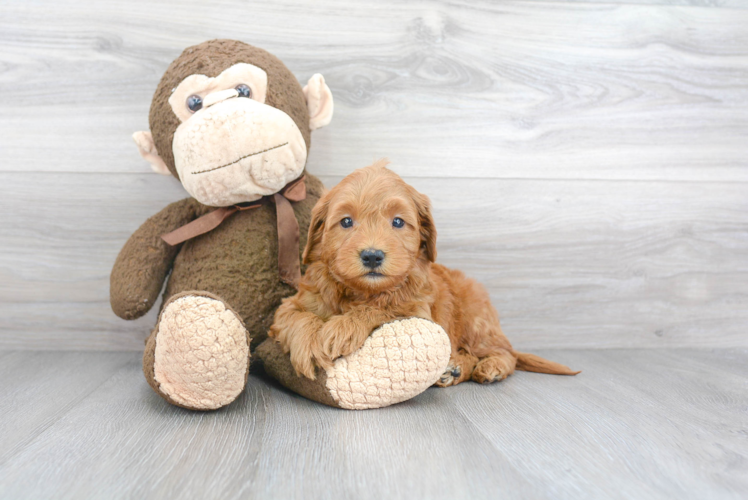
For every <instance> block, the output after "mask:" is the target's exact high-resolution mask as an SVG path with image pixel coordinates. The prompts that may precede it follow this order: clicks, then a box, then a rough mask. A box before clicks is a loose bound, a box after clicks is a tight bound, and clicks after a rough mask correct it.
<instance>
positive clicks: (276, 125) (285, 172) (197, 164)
mask: <svg viewBox="0 0 748 500" xmlns="http://www.w3.org/2000/svg"><path fill="white" fill-rule="evenodd" d="M267 80H268V79H267V73H266V72H265V71H264V70H262V69H260V68H258V67H257V66H254V65H252V64H247V63H239V64H235V65H233V66H231V67H229V68H227V69H226V70H224V71H223V72H222V73H221V74H220V75H218V76H217V77H215V78H209V77H207V76H205V75H190V76H188V77H187V78H185V79H184V80H182V82H181V83H180V84H179V85H178V86H177V87H176V88H175V89H174V91H173V93H172V95H171V97H170V98H169V105H170V106H171V108H172V110H173V111H174V114H175V115H176V116H177V117H178V118H179V120H180V122H181V123H180V125H179V126H178V127H177V130H176V132H175V133H174V142H173V152H174V164H175V166H176V169H177V173H178V174H179V178H180V180H181V181H182V184H183V185H184V187H185V189H186V190H187V192H188V193H190V194H191V195H192V196H193V197H195V199H197V200H198V201H199V202H200V203H202V204H204V205H210V206H228V205H233V204H235V203H242V202H247V201H254V200H257V199H259V198H261V197H262V196H265V195H270V194H273V193H277V192H278V191H279V190H280V189H281V188H283V186H285V185H286V184H287V183H289V182H291V181H292V180H294V179H296V178H297V177H299V175H301V172H302V171H303V170H304V165H305V164H306V158H307V146H306V143H305V142H304V138H303V136H302V135H301V131H300V130H299V127H297V126H296V124H295V123H294V121H293V119H291V117H290V116H288V115H287V114H286V113H284V112H283V111H281V110H279V109H277V108H274V107H272V106H268V105H266V104H265V97H266V94H267V86H268V83H267Z"/></svg>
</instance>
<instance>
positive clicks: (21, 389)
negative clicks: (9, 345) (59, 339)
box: [0, 351, 133, 468]
mask: <svg viewBox="0 0 748 500" xmlns="http://www.w3.org/2000/svg"><path fill="white" fill-rule="evenodd" d="M132 357H133V356H132V354H130V353H118V352H110V353H96V354H93V355H92V354H90V353H86V352H50V351H38V352H2V353H0V381H2V382H1V383H0V399H1V400H2V404H0V421H2V431H0V468H1V467H2V464H3V463H4V462H5V461H7V460H8V459H9V458H10V457H11V456H13V455H14V454H15V453H17V452H18V450H19V449H21V448H23V447H24V446H25V445H26V444H27V443H29V442H31V441H33V440H34V439H35V438H36V437H37V436H38V435H40V434H42V433H43V432H44V431H45V430H46V429H47V428H49V427H50V426H51V425H53V424H54V423H55V422H56V421H57V420H59V419H60V418H61V417H62V416H63V415H65V414H66V413H67V412H68V411H70V410H71V409H72V408H74V407H75V406H76V405H77V404H78V403H79V402H80V401H81V400H83V399H84V398H85V397H86V396H88V395H89V394H90V393H91V392H93V391H95V390H96V389H97V388H98V387H100V386H101V385H102V384H104V383H105V382H106V380H107V379H108V378H109V377H111V376H112V375H113V374H114V373H115V372H117V371H119V370H120V369H121V368H122V367H123V366H124V365H125V364H126V363H128V362H130V360H131V359H132Z"/></svg>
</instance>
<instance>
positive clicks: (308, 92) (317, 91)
mask: <svg viewBox="0 0 748 500" xmlns="http://www.w3.org/2000/svg"><path fill="white" fill-rule="evenodd" d="M304 95H305V96H306V105H307V107H308V108H309V128H310V129H311V130H315V129H318V128H321V127H324V126H325V125H327V124H328V123H330V120H332V108H333V104H332V92H330V87H328V86H327V84H326V83H325V77H324V76H322V75H320V74H319V73H316V74H315V75H313V76H312V77H311V78H310V79H309V82H308V83H307V84H306V85H305V86H304Z"/></svg>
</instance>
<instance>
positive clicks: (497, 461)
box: [0, 350, 748, 500]
mask: <svg viewBox="0 0 748 500" xmlns="http://www.w3.org/2000/svg"><path fill="white" fill-rule="evenodd" d="M540 354H542V355H544V356H548V357H550V358H553V359H556V360H558V361H561V362H564V363H567V364H569V365H572V366H575V367H578V368H582V369H583V370H584V372H583V373H582V374H581V375H579V376H578V377H553V376H548V375H539V374H531V373H518V374H516V375H515V376H513V377H510V378H509V379H508V380H506V381H504V382H502V383H500V384H495V385H491V386H480V385H478V384H474V383H465V384H462V385H460V386H458V387H455V388H449V389H437V388H432V389H429V390H428V391H427V392H425V393H424V394H422V395H420V396H418V397H416V398H415V399H413V400H411V401H409V402H406V403H403V404H400V405H396V406H393V407H389V408H384V409H381V410H370V411H361V412H354V411H345V410H337V409H333V408H328V407H325V406H322V405H319V404H317V403H313V402H310V401H307V400H304V399H302V398H300V397H298V396H295V395H292V394H289V393H287V392H285V391H284V390H283V389H280V388H278V387H277V386H275V385H272V384H271V383H268V382H267V381H265V380H263V379H260V378H257V377H255V376H252V377H250V381H249V386H248V388H247V390H246V392H245V393H244V394H243V395H242V396H241V397H240V398H239V400H237V401H236V402H235V403H234V404H232V405H231V406H229V407H228V408H226V409H224V410H221V411H217V412H207V413H199V412H190V411H187V410H183V409H180V408H177V407H173V406H169V405H168V404H167V403H166V402H165V401H163V400H162V399H161V398H159V397H158V396H157V395H155V394H154V393H153V392H152V391H151V390H150V388H149V387H148V386H147V384H146V383H145V381H144V380H143V376H142V373H141V370H140V359H139V356H138V355H137V354H134V353H132V354H125V353H123V354H121V355H120V356H126V357H128V358H129V361H128V362H127V363H125V364H124V365H121V364H120V368H119V370H118V371H116V372H115V373H114V375H113V376H111V377H109V378H107V379H106V380H105V381H103V383H102V384H100V385H98V386H97V387H89V389H88V393H87V394H86V396H85V397H79V398H78V401H77V402H76V403H75V404H74V405H73V406H72V408H70V409H69V410H68V411H67V412H66V413H65V414H63V415H54V416H53V417H50V419H53V420H54V422H53V423H51V425H47V426H46V427H44V428H43V429H42V430H41V431H40V432H39V433H38V434H37V435H35V437H34V438H33V439H32V440H30V441H28V442H26V443H25V444H24V445H23V446H22V447H20V448H19V449H16V450H15V451H14V453H12V454H9V455H6V456H5V457H4V459H3V460H2V461H0V498H3V499H5V498H8V499H17V498H52V497H54V498H59V499H65V498H76V499H80V498H142V499H148V498H183V499H190V498H201V499H211V498H222V499H232V498H283V499H292V498H304V499H317V498H360V499H369V498H376V499H380V498H392V499H401V498H402V499H412V498H453V499H463V498H465V499H483V498H486V499H488V498H491V499H493V498H497V497H500V498H507V499H515V498H517V499H526V498H537V499H546V498H547V499H553V500H559V499H574V500H579V499H619V498H620V499H623V498H651V499H671V498H680V499H691V498H693V499H703V498H710V499H737V498H742V497H743V495H744V493H745V491H746V489H748V466H747V465H746V464H748V442H747V441H746V436H745V422H746V418H747V417H748V414H747V413H746V406H747V405H748V396H747V393H746V391H745V387H746V384H748V368H746V367H748V351H745V350H741V351H719V350H716V351H688V350H678V351H667V352H666V351H662V350H609V351H584V350H580V351H543V352H541V353H540ZM51 355H52V353H50V354H47V353H45V356H51ZM58 355H59V356H60V358H59V360H58V363H57V364H54V363H53V364H41V365H38V364H37V363H35V362H34V360H36V359H38V356H40V355H39V354H35V353H17V354H14V355H13V356H15V357H16V359H23V357H24V356H25V357H27V358H28V359H29V363H28V364H27V365H25V366H20V367H18V368H16V369H15V370H16V372H17V374H16V378H18V377H20V376H21V374H27V375H28V376H29V377H46V378H52V377H54V375H55V367H56V366H59V365H60V363H75V365H76V366H77V367H78V369H79V371H80V372H81V373H82V374H85V373H89V374H91V378H92V379H94V378H98V377H99V376H98V375H94V374H93V372H94V371H95V369H96V368H94V367H97V366H100V365H101V364H103V363H104V360H105V358H106V357H107V356H111V354H106V353H84V354H81V353H78V354H72V353H67V354H65V353H58ZM108 361H110V360H108ZM34 371H35V372H38V373H37V374H34V373H32V372H34ZM62 378H63V379H64V380H70V381H72V379H71V378H70V373H67V374H65V375H64V376H63V377H62ZM13 384H14V381H10V382H9V381H8V379H7V378H0V393H1V394H5V393H7V392H8V391H9V390H10V391H14V393H15V387H14V385H13ZM51 390H53V388H52V387H50V386H49V385H47V386H41V385H33V386H30V387H29V390H28V391H27V392H26V393H25V394H23V396H24V397H16V398H14V399H13V400H12V401H8V400H7V399H5V398H2V399H0V411H4V412H5V413H6V414H7V409H8V407H9V405H10V406H11V407H12V408H20V407H24V406H25V407H27V408H30V407H37V404H36V403H34V401H36V400H40V399H42V398H44V397H45V396H46V397H55V395H54V394H52V393H50V391H51ZM18 394H20V393H18ZM39 413H40V417H39V420H43V419H44V418H46V417H47V416H48V414H51V413H54V409H53V408H51V407H47V408H44V409H43V410H41V409H40V410H39ZM42 415H43V416H42ZM30 427H32V425H31V424H29V423H26V422H23V423H19V420H14V421H11V422H10V425H3V428H2V430H0V436H2V437H3V439H4V436H6V435H11V434H13V433H16V432H19V430H20V431H24V432H26V431H27V429H28V428H30Z"/></svg>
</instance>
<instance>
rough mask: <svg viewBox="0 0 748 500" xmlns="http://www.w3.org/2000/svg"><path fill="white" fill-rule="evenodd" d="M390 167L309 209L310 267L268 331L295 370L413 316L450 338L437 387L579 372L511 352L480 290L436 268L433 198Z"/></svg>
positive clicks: (378, 167)
mask: <svg viewBox="0 0 748 500" xmlns="http://www.w3.org/2000/svg"><path fill="white" fill-rule="evenodd" d="M386 165H387V162H386V161H384V160H380V161H378V162H376V163H375V164H373V165H371V166H369V167H366V168H363V169H359V170H356V171H355V172H353V173H352V174H351V175H349V176H348V177H346V178H345V179H343V181H341V182H340V184H338V185H337V186H335V187H334V188H333V189H332V190H330V191H329V192H328V193H327V194H326V195H325V196H324V197H322V198H321V199H320V200H319V201H318V202H317V204H316V205H315V207H314V209H313V210H312V221H311V224H310V226H309V236H308V238H307V245H306V249H305V250H304V256H303V258H304V263H306V264H308V265H309V267H308V268H307V271H306V274H305V275H304V277H303V278H302V281H301V285H300V287H299V292H298V293H297V294H296V295H294V296H292V297H289V298H287V299H284V301H283V304H282V305H281V306H280V308H279V309H278V310H277V312H276V314H275V323H274V324H273V326H272V327H271V329H270V333H269V335H270V336H271V337H274V338H275V339H276V340H277V341H278V342H280V344H281V346H282V347H283V349H284V351H285V352H288V353H289V354H290V358H291V363H292V364H293V366H294V368H295V369H296V371H297V373H298V374H300V375H304V376H306V377H309V378H314V376H315V367H316V366H319V367H321V368H324V369H328V368H330V367H331V366H332V363H333V361H334V360H335V359H336V358H338V357H340V356H345V355H348V354H350V353H352V352H354V351H356V350H358V349H359V348H360V347H361V346H362V345H363V343H364V341H365V340H366V338H367V337H368V336H369V334H370V333H371V332H372V331H373V330H374V329H375V328H377V327H378V326H380V325H381V324H383V323H386V322H388V321H392V320H394V319H398V318H408V317H414V316H415V317H420V318H425V319H429V320H433V321H435V322H436V323H438V324H440V325H441V326H442V327H443V328H444V330H445V331H446V332H447V333H448V334H449V337H450V341H451V343H452V356H451V360H450V366H449V369H448V370H447V372H445V374H444V375H443V376H442V377H441V379H440V381H439V382H437V385H440V386H449V385H455V384H459V383H461V382H464V381H466V380H470V379H472V380H475V381H476V382H481V383H488V382H496V381H499V380H503V379H504V378H506V377H507V376H509V375H511V374H512V373H513V372H514V370H515V368H516V369H520V370H529V371H539V372H543V373H556V374H565V375H571V374H575V373H577V372H573V371H571V370H570V369H569V368H567V367H566V366H563V365H560V364H558V363H553V362H551V361H547V360H544V359H543V358H540V357H537V356H534V355H531V354H524V353H519V352H517V351H514V350H513V349H512V346H511V344H510V343H509V340H508V339H507V338H506V337H505V336H504V334H503V333H502V331H501V327H500V326H499V315H498V313H497V312H496V310H495V309H494V308H493V306H491V303H490V300H489V296H488V293H487V292H486V290H485V288H483V287H482V286H481V285H480V284H478V283H477V282H476V281H474V280H472V279H469V278H467V277H465V275H464V274H463V273H462V272H460V271H456V270H452V269H448V268H446V267H444V266H442V265H439V264H436V263H435V262H434V261H435V260H436V228H435V227H434V220H433V218H432V216H431V205H430V202H429V199H428V198H427V197H426V196H424V195H422V194H420V193H419V192H418V191H416V190H415V189H414V188H413V187H412V186H410V185H408V184H406V183H405V182H404V181H403V180H402V179H401V178H400V177H399V176H398V175H397V174H395V173H394V172H392V171H391V170H389V169H387V168H386ZM372 252H373V253H372ZM367 253H368V254H367ZM367 255H368V256H367ZM374 255H376V256H378V257H374ZM375 260H376V262H374V261H375Z"/></svg>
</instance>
